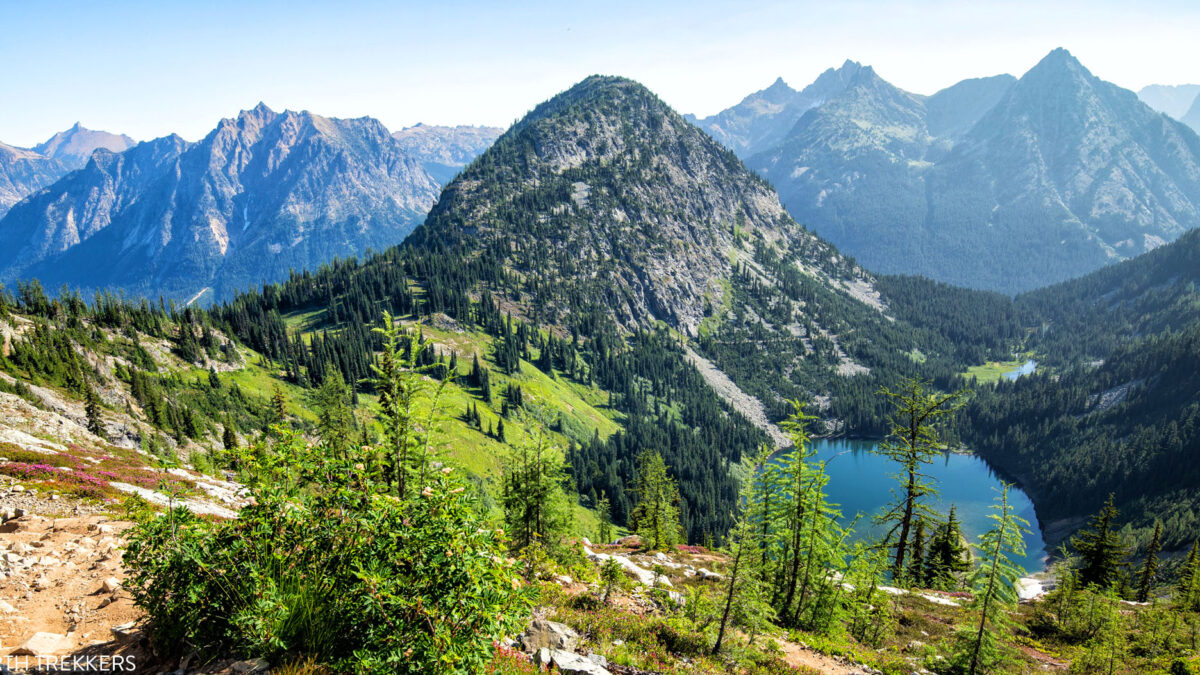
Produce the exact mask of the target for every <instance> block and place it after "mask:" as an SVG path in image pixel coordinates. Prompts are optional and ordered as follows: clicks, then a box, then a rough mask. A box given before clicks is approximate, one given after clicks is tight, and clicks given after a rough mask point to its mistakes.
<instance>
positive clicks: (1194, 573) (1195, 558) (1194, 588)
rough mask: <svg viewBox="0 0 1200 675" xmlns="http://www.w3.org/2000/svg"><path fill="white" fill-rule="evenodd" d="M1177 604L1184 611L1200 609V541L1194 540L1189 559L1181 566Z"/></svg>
mask: <svg viewBox="0 0 1200 675" xmlns="http://www.w3.org/2000/svg"><path fill="white" fill-rule="evenodd" d="M1175 604H1176V605H1178V606H1179V607H1181V608H1183V609H1184V611H1198V610H1200V541H1193V542H1192V549H1191V550H1190V551H1188V557H1187V560H1186V561H1185V562H1184V563H1183V567H1181V568H1179V581H1178V582H1177V585H1176V590H1175Z"/></svg>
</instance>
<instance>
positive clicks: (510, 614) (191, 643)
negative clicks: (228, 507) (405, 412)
mask: <svg viewBox="0 0 1200 675" xmlns="http://www.w3.org/2000/svg"><path fill="white" fill-rule="evenodd" d="M360 459H367V462H368V463H362V462H360V461H359V460H360ZM251 461H253V462H255V463H256V466H254V467H253V469H254V470H253V471H251V472H250V473H251V474H252V475H255V476H259V477H261V478H260V480H258V481H256V483H255V484H253V485H252V486H251V494H252V499H251V503H250V505H249V506H247V507H245V508H244V509H243V510H242V512H241V513H240V515H239V517H238V518H237V519H236V520H230V521H216V522H212V521H206V520H202V519H200V518H198V517H196V516H194V515H192V514H190V513H189V512H188V511H186V510H184V509H176V510H174V511H172V512H170V513H168V514H166V515H164V516H160V517H156V518H151V519H148V520H146V521H144V522H142V523H140V524H139V525H138V526H137V527H136V528H135V529H134V530H133V531H132V532H131V537H130V543H129V547H128V551H127V553H126V556H125V564H126V567H127V568H128V569H129V571H130V582H129V584H128V587H129V588H130V590H131V592H132V593H133V595H134V598H135V600H136V602H137V603H138V604H139V605H140V606H141V607H142V608H144V609H145V610H146V611H147V613H148V615H149V616H150V619H151V627H150V631H151V632H150V635H151V639H152V641H153V642H154V644H155V645H156V646H157V647H158V648H159V649H160V650H163V651H166V652H174V653H181V652H184V651H188V650H197V651H200V652H201V653H204V654H215V653H219V652H221V651H225V650H232V651H234V652H236V653H238V654H239V655H243V656H261V657H265V658H267V659H268V660H270V661H272V662H276V663H278V662H280V661H281V660H283V659H284V658H285V657H286V656H288V655H294V654H304V655H312V656H315V657H316V658H318V659H320V660H321V661H323V662H325V663H329V664H331V665H332V666H334V667H335V668H337V669H339V670H353V671H357V672H374V673H407V672H422V673H427V672H435V673H467V672H471V673H474V672H480V671H481V669H483V667H484V664H486V663H487V662H488V660H489V659H490V658H491V657H492V654H493V647H492V645H493V641H496V640H499V639H501V638H503V637H504V636H505V635H507V634H511V633H512V632H514V631H515V630H516V629H518V628H519V627H520V626H521V625H523V622H524V619H525V617H526V615H527V613H528V609H529V604H530V592H529V591H528V590H527V589H526V588H525V587H524V586H523V585H522V584H521V582H520V579H519V575H518V570H517V569H515V567H514V566H513V565H512V564H511V563H510V562H508V561H507V560H506V559H505V558H504V557H503V552H504V550H505V541H504V540H503V538H502V535H501V534H500V533H498V532H497V531H495V530H491V529H487V528H485V527H484V524H483V523H482V521H480V520H479V519H478V516H477V515H476V514H475V511H474V509H473V508H472V504H471V503H470V498H469V497H468V496H467V495H468V494H469V493H467V492H466V491H465V489H464V485H463V484H462V481H461V480H460V479H459V478H458V477H457V476H456V475H455V472H453V471H451V470H450V469H449V468H445V469H442V470H441V471H434V472H431V475H430V476H429V477H427V480H426V482H425V485H424V488H423V489H422V490H421V491H420V492H419V493H418V492H415V491H414V493H413V494H412V495H411V496H410V497H409V498H408V499H400V498H398V497H396V496H394V495H392V494H390V492H389V489H388V486H387V485H386V483H384V482H383V481H380V480H378V479H377V478H376V476H377V475H378V474H379V473H380V472H378V471H374V470H373V469H372V468H370V466H369V462H370V459H369V458H365V457H364V458H360V457H358V456H357V455H355V454H354V453H351V455H350V458H338V457H332V456H330V455H329V454H328V453H323V452H321V451H320V449H317V448H311V447H309V446H307V445H306V444H304V443H303V442H301V441H299V440H298V439H296V438H295V437H294V436H290V435H285V436H284V438H282V439H281V440H280V441H279V442H278V443H276V444H275V445H274V446H268V445H266V444H265V443H264V444H263V445H261V446H260V447H259V448H257V449H256V451H255V452H254V453H251Z"/></svg>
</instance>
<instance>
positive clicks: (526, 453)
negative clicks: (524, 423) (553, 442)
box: [501, 431, 570, 550]
mask: <svg viewBox="0 0 1200 675" xmlns="http://www.w3.org/2000/svg"><path fill="white" fill-rule="evenodd" d="M502 470H503V482H502V484H501V485H502V487H501V503H502V504H503V507H504V523H505V529H506V530H507V531H508V533H509V536H510V537H511V540H510V541H511V544H512V548H513V550H520V549H523V548H525V547H526V546H529V545H530V544H533V543H535V542H542V543H543V544H544V545H547V546H550V547H554V546H556V545H557V544H558V540H559V539H560V538H561V537H562V536H563V535H565V534H566V530H567V528H568V526H569V524H570V504H569V503H568V501H567V497H566V494H565V491H564V490H563V484H564V482H565V481H566V470H565V469H564V468H563V464H562V459H561V455H560V453H559V451H557V450H556V449H552V448H550V447H549V446H548V445H547V443H546V438H545V435H544V434H543V433H541V432H540V431H539V432H537V433H535V435H534V438H533V439H532V441H531V440H529V439H526V440H525V441H523V442H522V443H520V444H519V445H518V446H517V447H516V448H514V449H513V451H512V452H511V453H510V454H509V456H508V457H507V458H505V460H504V461H503V467H502Z"/></svg>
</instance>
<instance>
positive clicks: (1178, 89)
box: [1137, 84, 1200, 119]
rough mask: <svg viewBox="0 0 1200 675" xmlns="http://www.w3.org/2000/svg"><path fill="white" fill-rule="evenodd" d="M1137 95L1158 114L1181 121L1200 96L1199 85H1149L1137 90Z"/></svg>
mask: <svg viewBox="0 0 1200 675" xmlns="http://www.w3.org/2000/svg"><path fill="white" fill-rule="evenodd" d="M1137 95H1138V98H1140V99H1142V102H1143V103H1145V104H1146V105H1148V106H1150V107H1151V108H1154V109H1155V110H1157V111H1158V112H1160V113H1165V114H1167V115H1170V116H1171V117H1174V118H1175V119H1182V118H1183V116H1184V114H1185V113H1186V112H1187V111H1188V109H1189V108H1191V107H1192V103H1193V102H1195V100H1196V97H1197V96H1200V84H1151V85H1148V86H1145V87H1142V88H1141V89H1139V90H1138V93H1137Z"/></svg>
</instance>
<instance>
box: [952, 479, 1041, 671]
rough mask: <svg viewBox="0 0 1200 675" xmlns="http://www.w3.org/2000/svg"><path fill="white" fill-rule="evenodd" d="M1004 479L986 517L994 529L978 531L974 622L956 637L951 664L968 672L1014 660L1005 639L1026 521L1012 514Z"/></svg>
mask: <svg viewBox="0 0 1200 675" xmlns="http://www.w3.org/2000/svg"><path fill="white" fill-rule="evenodd" d="M1010 487H1011V486H1010V485H1009V484H1008V483H1004V484H1003V486H1002V488H1001V491H1000V495H999V496H998V497H997V498H996V502H995V503H994V504H993V505H992V511H993V513H991V514H990V515H989V516H988V517H989V518H990V519H991V520H992V527H991V528H990V529H988V531H986V532H984V533H983V534H981V535H979V544H978V545H977V547H976V548H977V549H978V551H979V566H978V567H977V568H976V569H975V572H974V573H973V574H972V576H971V581H970V586H971V589H972V591H973V598H972V601H971V606H972V608H973V609H974V610H975V611H977V612H978V613H979V617H978V620H977V623H975V625H972V626H964V627H963V628H962V629H961V630H960V631H959V633H958V635H957V636H956V641H957V643H958V648H957V652H956V654H955V659H954V663H955V665H956V666H957V667H959V668H960V669H961V670H962V671H963V672H966V673H969V675H976V674H977V673H989V672H996V671H997V670H998V669H1000V668H1002V667H1003V666H1004V664H1006V663H1008V662H1010V661H1011V660H1012V658H1013V657H1012V655H1011V654H1009V653H1007V652H1008V650H1009V647H1008V642H1009V641H1010V640H1011V638H1012V631H1013V624H1014V622H1013V618H1012V616H1011V612H1012V611H1013V610H1014V609H1015V608H1016V605H1017V591H1016V588H1015V584H1016V581H1017V579H1019V578H1020V577H1021V576H1023V575H1024V574H1025V570H1023V569H1021V567H1020V566H1019V565H1017V564H1016V563H1014V562H1013V561H1012V559H1013V558H1020V557H1022V556H1024V555H1025V539H1024V536H1023V535H1024V534H1025V533H1026V532H1028V531H1029V523H1028V522H1027V521H1025V520H1024V519H1023V518H1021V517H1020V516H1017V515H1016V514H1015V513H1013V507H1012V504H1011V503H1009V501H1008V492H1009V489H1010Z"/></svg>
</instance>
